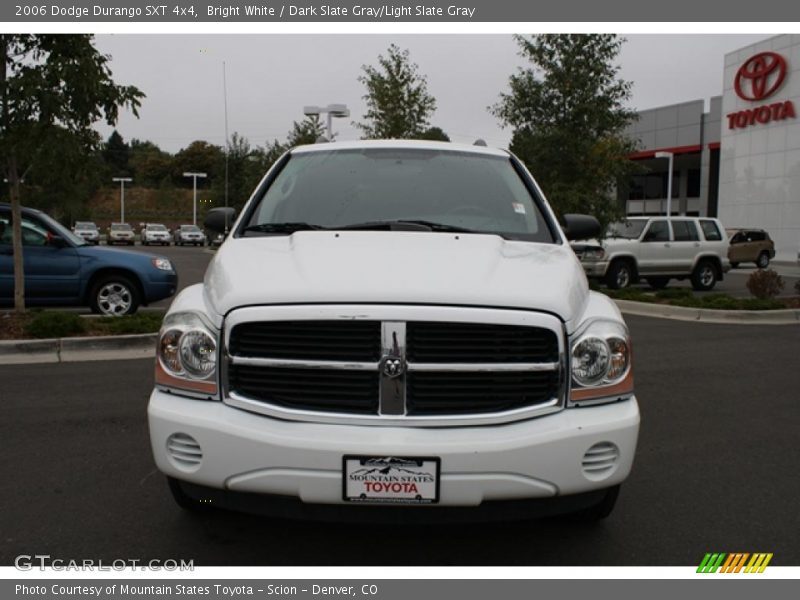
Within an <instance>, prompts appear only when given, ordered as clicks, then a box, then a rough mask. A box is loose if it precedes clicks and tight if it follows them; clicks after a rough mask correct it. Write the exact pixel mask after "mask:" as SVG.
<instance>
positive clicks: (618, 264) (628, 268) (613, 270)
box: [606, 260, 636, 290]
mask: <svg viewBox="0 0 800 600" xmlns="http://www.w3.org/2000/svg"><path fill="white" fill-rule="evenodd" d="M635 280H636V275H635V272H634V269H633V265H632V264H631V263H630V262H628V261H627V260H615V261H614V262H613V263H611V266H610V267H608V271H607V272H606V285H607V286H608V287H609V288H610V289H612V290H622V289H625V288H627V287H630V285H631V284H632V283H634V282H635Z"/></svg>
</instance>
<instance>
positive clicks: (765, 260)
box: [756, 252, 769, 269]
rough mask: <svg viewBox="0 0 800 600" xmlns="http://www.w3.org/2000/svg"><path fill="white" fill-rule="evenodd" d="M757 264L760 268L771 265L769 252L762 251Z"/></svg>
mask: <svg viewBox="0 0 800 600" xmlns="http://www.w3.org/2000/svg"><path fill="white" fill-rule="evenodd" d="M756 266H757V267H758V268H759V269H766V268H767V267H768V266H769V253H767V252H762V253H761V254H759V255H758V260H756Z"/></svg>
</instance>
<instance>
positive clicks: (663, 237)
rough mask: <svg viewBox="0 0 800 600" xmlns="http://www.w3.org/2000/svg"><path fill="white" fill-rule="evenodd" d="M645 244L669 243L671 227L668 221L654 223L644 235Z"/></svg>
mask: <svg viewBox="0 0 800 600" xmlns="http://www.w3.org/2000/svg"><path fill="white" fill-rule="evenodd" d="M642 241H644V242H668V241H669V227H668V226H667V222H666V221H653V222H652V223H650V228H649V229H648V230H647V233H645V234H644V239H643V240H642Z"/></svg>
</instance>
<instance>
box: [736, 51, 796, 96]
mask: <svg viewBox="0 0 800 600" xmlns="http://www.w3.org/2000/svg"><path fill="white" fill-rule="evenodd" d="M785 78H786V59H785V58H783V56H781V55H780V54H777V53H776V52H761V53H759V54H756V55H755V56H751V57H750V58H749V59H747V61H745V63H744V64H743V65H742V66H741V67H739V70H738V71H737V72H736V79H735V80H734V83H733V86H734V88H735V90H736V95H737V96H739V98H741V99H742V100H751V101H754V102H757V101H759V100H763V99H764V98H768V97H769V96H771V95H772V94H774V93H775V92H776V91H777V90H778V88H779V87H781V84H782V83H783V80H784V79H785Z"/></svg>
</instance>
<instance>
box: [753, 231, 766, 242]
mask: <svg viewBox="0 0 800 600" xmlns="http://www.w3.org/2000/svg"><path fill="white" fill-rule="evenodd" d="M765 237H766V236H765V235H764V232H763V231H751V232H750V240H751V241H753V242H763V241H764V239H765Z"/></svg>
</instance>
